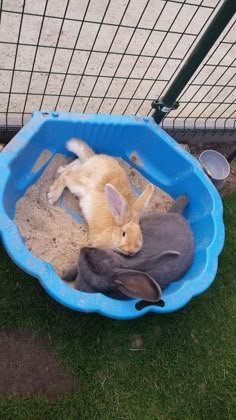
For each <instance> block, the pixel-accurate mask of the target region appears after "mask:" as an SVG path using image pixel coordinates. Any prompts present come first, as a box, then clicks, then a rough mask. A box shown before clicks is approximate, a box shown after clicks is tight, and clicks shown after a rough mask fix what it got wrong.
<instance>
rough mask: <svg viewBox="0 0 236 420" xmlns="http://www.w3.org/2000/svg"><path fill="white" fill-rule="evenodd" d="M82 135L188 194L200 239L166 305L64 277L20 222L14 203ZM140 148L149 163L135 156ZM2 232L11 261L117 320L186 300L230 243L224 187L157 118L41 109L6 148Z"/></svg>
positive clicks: (82, 306) (71, 300)
mask: <svg viewBox="0 0 236 420" xmlns="http://www.w3.org/2000/svg"><path fill="white" fill-rule="evenodd" d="M71 137H79V138H82V139H84V140H85V141H87V142H88V144H89V145H90V146H91V147H93V148H94V149H95V150H96V151H97V152H103V153H107V154H112V155H114V156H118V157H122V158H123V159H125V160H126V161H127V162H128V163H129V164H131V165H132V166H134V167H135V168H137V169H138V170H140V172H141V173H142V174H143V175H144V176H146V177H147V178H148V179H149V180H150V181H151V182H153V183H154V184H156V185H157V186H159V187H160V188H162V189H164V190H165V191H166V192H167V193H169V194H170V195H172V197H173V198H175V197H177V196H178V195H180V194H183V193H186V194H188V195H189V197H190V205H189V207H188V209H187V210H186V212H185V217H186V218H187V220H188V221H189V223H190V226H191V228H192V230H193V234H194V240H195V258H194V262H193V265H192V267H191V268H190V270H189V271H188V272H187V273H186V274H185V276H183V278H182V279H180V280H179V281H177V282H175V283H172V284H171V285H170V286H169V287H168V288H167V289H166V290H164V292H163V296H162V300H163V302H164V305H163V306H156V305H150V306H147V307H144V308H142V309H140V310H139V309H137V307H136V306H137V302H138V301H137V300H134V299H132V300H127V301H120V300H114V299H111V298H109V297H107V296H104V295H102V294H100V293H94V294H91V293H82V292H79V291H76V290H74V289H72V288H71V287H70V286H68V285H67V284H66V283H64V282H63V281H62V280H61V279H60V278H59V276H58V275H57V273H56V272H55V271H54V269H53V267H52V265H51V264H49V263H48V262H46V261H43V260H41V259H39V258H38V257H36V256H35V255H33V254H32V253H31V252H30V251H29V250H28V249H27V247H26V246H25V243H24V238H22V237H21V235H20V233H19V230H18V227H17V226H16V224H15V223H14V213H15V205H16V202H17V200H18V199H19V198H20V197H21V196H22V195H23V194H24V193H25V191H26V190H27V188H28V187H29V186H30V185H32V184H33V183H34V182H36V181H37V179H38V178H39V177H40V175H41V174H42V172H43V170H44V169H45V168H46V166H47V164H48V163H49V162H50V161H51V159H52V158H53V156H54V155H55V154H56V153H64V154H68V152H67V151H66V148H65V143H66V141H67V140H68V139H69V138H71ZM45 149H46V150H48V151H50V157H49V158H48V160H47V161H46V162H45V164H43V165H42V166H41V167H40V168H39V170H37V171H35V170H33V169H34V165H35V162H36V160H37V159H38V157H39V156H40V154H41V153H42V152H43V151H44V150H45ZM133 151H135V152H137V153H138V155H139V157H140V159H141V161H142V164H141V166H137V165H135V163H134V162H132V159H131V155H132V152H133ZM0 173H1V177H0V233H1V239H2V242H3V245H4V247H5V249H6V251H7V252H8V254H9V256H10V257H11V258H12V260H13V261H14V262H15V263H16V264H17V265H18V266H19V267H20V268H21V269H22V270H24V271H25V272H27V273H29V274H30V275H32V276H34V277H36V278H37V279H38V280H39V281H40V283H41V285H42V286H43V288H44V289H45V290H46V291H47V293H48V294H49V295H50V296H52V297H53V298H54V299H55V300H56V301H58V302H59V303H61V304H63V305H65V306H66V307H69V308H71V309H73V310H76V311H81V312H97V313H99V314H102V315H105V316H108V317H111V318H115V319H132V318H137V317H139V316H142V315H144V314H146V313H148V312H155V313H169V312H173V311H176V310H178V309H180V308H182V307H183V306H185V305H186V304H187V303H188V302H189V301H190V300H191V299H192V298H193V297H194V296H197V295H199V294H201V293H203V292H204V291H205V290H206V289H208V288H209V287H210V285H211V284H212V282H213V280H214V278H215V275H216V272H217V266H218V256H219V254H220V252H221V250H222V248H223V244H224V235H225V231H224V224H223V208H222V201H221V198H220V196H219V193H218V192H217V190H216V189H215V187H214V186H213V185H212V183H211V182H210V181H209V179H208V177H207V176H206V175H205V173H204V172H203V170H202V168H201V165H200V163H199V162H198V161H197V160H196V159H195V158H194V157H192V156H191V155H190V154H189V153H188V152H186V151H185V150H184V149H183V148H182V147H181V146H179V145H178V143H177V142H175V141H174V140H173V139H172V138H171V137H170V136H169V135H168V134H167V133H166V132H165V131H164V130H163V129H161V128H160V127H159V126H158V125H157V124H156V123H155V122H154V120H153V119H152V118H151V117H137V116H136V117H133V116H116V115H103V114H99V115H97V114H77V113H57V112H53V113H50V112H40V111H36V112H34V113H33V117H32V119H31V120H30V121H29V122H28V123H27V124H26V125H25V126H24V127H23V128H22V129H21V130H20V131H19V133H18V134H17V135H16V136H15V137H14V138H13V139H12V140H11V142H10V143H9V144H8V145H7V146H6V147H5V148H4V150H3V151H2V152H1V154H0Z"/></svg>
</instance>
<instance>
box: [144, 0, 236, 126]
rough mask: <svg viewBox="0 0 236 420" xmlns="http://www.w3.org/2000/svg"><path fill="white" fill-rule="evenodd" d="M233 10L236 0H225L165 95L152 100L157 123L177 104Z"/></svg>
mask: <svg viewBox="0 0 236 420" xmlns="http://www.w3.org/2000/svg"><path fill="white" fill-rule="evenodd" d="M235 12H236V0H225V1H224V2H223V4H222V6H221V7H220V8H219V10H218V12H217V13H216V15H215V17H214V18H213V19H212V21H211V23H210V24H209V26H208V28H207V29H206V31H205V32H204V34H203V35H202V37H201V39H200V40H199V42H198V44H197V45H196V47H195V48H194V50H193V51H192V53H191V54H190V56H189V58H188V59H187V60H186V62H185V64H184V65H183V67H182V68H181V70H180V71H179V73H178V74H177V76H176V78H175V79H174V81H173V82H172V84H171V85H170V87H169V89H168V90H167V92H166V93H165V95H164V96H163V97H162V98H161V99H158V100H156V101H153V102H152V108H153V109H155V111H154V113H153V115H152V116H153V118H154V120H155V121H156V123H157V124H159V123H160V122H161V121H162V120H163V119H164V118H165V117H166V115H167V114H168V113H169V112H170V111H171V110H173V109H176V108H177V107H178V106H179V103H178V102H177V99H178V97H179V95H180V93H181V92H182V90H183V89H184V88H185V86H186V85H187V83H188V82H189V80H190V79H191V77H192V76H193V74H194V73H195V71H196V70H197V68H198V67H199V65H200V64H201V62H202V61H203V60H204V58H205V57H206V55H207V53H208V52H209V51H210V49H211V48H212V46H213V45H214V43H215V42H216V41H217V39H218V37H219V36H220V35H221V33H222V32H223V30H224V29H225V28H226V26H227V24H228V23H229V21H230V20H231V19H232V17H233V16H234V14H235Z"/></svg>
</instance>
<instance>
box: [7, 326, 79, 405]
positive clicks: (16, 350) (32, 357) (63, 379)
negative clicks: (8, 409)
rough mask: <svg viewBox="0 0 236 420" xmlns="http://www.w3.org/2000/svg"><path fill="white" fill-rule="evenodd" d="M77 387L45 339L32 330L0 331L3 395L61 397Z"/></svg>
mask: <svg viewBox="0 0 236 420" xmlns="http://www.w3.org/2000/svg"><path fill="white" fill-rule="evenodd" d="M75 384H76V381H75V378H73V377H72V375H70V374H69V373H68V372H66V370H65V369H64V367H63V366H61V364H60V363H59V361H58V360H57V358H56V355H55V354H54V353H53V352H52V351H51V350H50V349H49V343H48V342H47V340H46V339H36V338H34V337H33V336H32V333H31V332H30V331H23V332H22V331H4V330H1V331H0V394H1V395H3V394H5V395H6V394H7V395H10V394H13V393H14V394H18V395H21V396H29V395H32V394H35V393H42V394H46V395H47V396H48V397H49V398H60V397H62V396H64V395H66V394H68V393H71V392H72V391H73V389H74V387H75ZM77 386H78V384H77Z"/></svg>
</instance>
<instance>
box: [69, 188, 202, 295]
mask: <svg viewBox="0 0 236 420" xmlns="http://www.w3.org/2000/svg"><path fill="white" fill-rule="evenodd" d="M188 203H189V199H188V197H187V196H186V195H182V196H179V197H178V198H177V199H176V200H175V202H174V203H173V205H172V206H171V208H170V209H169V210H168V212H167V213H166V214H160V213H149V214H146V215H144V216H143V217H142V218H141V229H142V233H143V239H144V241H143V247H142V249H141V250H140V251H139V252H138V253H137V254H136V255H135V256H133V257H128V256H125V255H121V254H118V253H116V252H114V251H112V250H108V249H100V248H92V247H91V248H90V247H85V248H82V250H81V253H80V258H79V262H78V263H76V264H74V265H72V266H71V267H70V269H69V270H68V271H67V272H66V273H65V275H64V276H63V277H62V278H63V280H64V281H66V282H71V281H75V288H76V289H77V290H80V291H83V292H87V293H103V294H105V295H108V296H110V297H112V298H114V299H127V298H139V299H143V300H146V301H149V302H157V301H159V300H160V298H161V295H162V290H164V289H165V288H166V287H167V286H168V285H169V284H170V283H172V282H174V281H176V280H179V279H180V278H181V277H182V276H183V275H184V273H185V272H186V271H187V270H188V268H189V267H190V266H191V264H192V261H193V257H194V239H193V234H192V231H191V229H190V226H189V224H188V222H187V221H186V220H185V218H184V217H183V216H182V213H183V211H184V209H185V207H186V206H187V204H188Z"/></svg>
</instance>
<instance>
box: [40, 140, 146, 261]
mask: <svg viewBox="0 0 236 420" xmlns="http://www.w3.org/2000/svg"><path fill="white" fill-rule="evenodd" d="M67 149H68V150H70V151H71V152H73V153H74V154H76V155H77V156H78V159H76V160H74V161H73V162H72V163H70V164H69V165H67V166H66V167H64V168H63V167H60V168H59V170H58V172H59V173H60V175H59V177H58V178H57V179H56V180H55V181H54V183H53V184H52V186H51V187H50V190H49V193H48V201H49V203H50V204H54V203H55V202H56V201H57V200H58V199H59V197H60V196H61V194H62V192H63V190H64V188H66V187H67V188H68V189H69V190H70V191H71V193H72V194H74V195H76V196H78V197H79V201H80V207H81V210H82V213H83V215H84V217H85V219H86V221H87V223H88V228H89V241H90V243H91V244H92V245H93V246H95V247H104V248H110V249H113V250H115V251H117V252H120V253H122V254H125V255H134V254H136V253H137V252H138V251H139V250H140V249H141V247H142V242H143V240H142V233H141V229H140V225H139V220H140V216H141V213H142V210H143V209H144V208H145V206H146V205H147V204H148V201H149V199H150V198H151V196H152V193H153V190H154V187H153V185H152V184H148V185H147V187H146V189H145V190H144V191H143V193H142V194H141V195H140V196H139V197H138V198H137V197H135V195H134V194H133V192H132V190H131V188H130V185H129V180H128V177H127V175H126V173H125V171H124V170H123V168H122V167H121V166H120V164H119V163H118V161H117V160H116V159H115V158H113V157H111V156H107V155H103V154H95V153H94V152H93V150H92V149H91V148H90V147H89V146H88V145H87V144H86V143H84V142H83V141H81V140H77V139H71V140H70V141H69V142H68V143H67Z"/></svg>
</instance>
